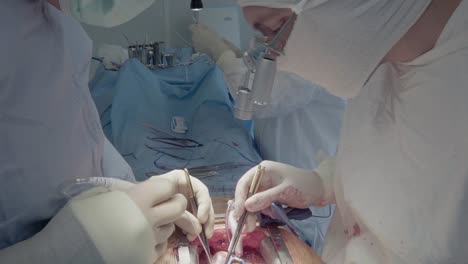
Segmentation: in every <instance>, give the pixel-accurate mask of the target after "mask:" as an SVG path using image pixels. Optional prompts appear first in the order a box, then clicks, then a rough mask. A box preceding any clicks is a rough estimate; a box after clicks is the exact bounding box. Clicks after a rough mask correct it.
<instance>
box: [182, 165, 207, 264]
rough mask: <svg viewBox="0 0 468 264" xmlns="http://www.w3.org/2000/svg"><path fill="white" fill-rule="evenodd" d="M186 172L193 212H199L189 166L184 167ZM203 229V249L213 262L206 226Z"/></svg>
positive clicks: (201, 235)
mask: <svg viewBox="0 0 468 264" xmlns="http://www.w3.org/2000/svg"><path fill="white" fill-rule="evenodd" d="M184 172H185V179H186V181H187V188H188V196H189V197H188V198H189V199H188V200H189V201H190V205H191V207H192V212H193V213H194V214H197V212H198V201H197V197H196V196H195V192H194V191H193V186H192V181H191V180H190V174H189V171H188V170H187V168H185V169H184ZM201 227H202V231H201V234H200V235H199V239H200V243H201V244H202V247H203V250H204V251H205V253H206V257H207V259H208V262H209V263H210V264H211V252H210V245H209V244H208V238H207V237H206V233H205V227H204V226H203V225H201Z"/></svg>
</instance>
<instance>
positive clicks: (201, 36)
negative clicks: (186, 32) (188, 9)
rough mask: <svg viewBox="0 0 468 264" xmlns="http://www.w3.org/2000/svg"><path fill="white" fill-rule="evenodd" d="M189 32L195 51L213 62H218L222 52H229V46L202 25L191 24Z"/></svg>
mask: <svg viewBox="0 0 468 264" xmlns="http://www.w3.org/2000/svg"><path fill="white" fill-rule="evenodd" d="M190 31H192V44H193V47H194V48H195V50H196V51H198V52H200V53H205V54H207V55H208V56H210V57H211V58H212V59H213V60H214V61H218V59H219V58H220V57H221V55H222V54H223V53H224V52H226V51H228V50H230V47H229V45H228V44H227V43H226V42H224V40H223V39H222V38H221V37H220V36H219V35H218V34H216V33H215V32H213V31H211V30H210V29H209V28H207V27H206V26H204V25H201V24H193V25H191V26H190Z"/></svg>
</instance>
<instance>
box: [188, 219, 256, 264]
mask: <svg viewBox="0 0 468 264" xmlns="http://www.w3.org/2000/svg"><path fill="white" fill-rule="evenodd" d="M264 237H265V233H264V232H263V230H261V229H260V228H257V229H255V230H254V231H253V232H252V233H249V234H246V235H244V238H243V240H242V242H243V243H242V245H243V248H244V255H243V256H242V258H243V259H244V260H245V261H246V262H247V263H258V264H263V263H265V261H264V260H263V258H262V256H261V255H260V252H259V250H258V249H259V247H260V242H261V241H262V239H263V238H264ZM193 243H194V244H196V245H197V246H198V251H199V256H200V258H199V263H200V264H204V263H208V261H207V259H206V255H205V253H204V252H203V248H202V247H201V243H200V241H199V240H198V239H197V240H195V241H194V242H193ZM208 243H209V244H210V251H211V254H213V255H215V254H216V253H218V252H223V251H224V252H225V251H227V250H228V247H229V241H228V240H227V236H226V231H225V230H224V229H217V230H215V231H214V233H213V236H212V237H211V238H210V239H209V241H208Z"/></svg>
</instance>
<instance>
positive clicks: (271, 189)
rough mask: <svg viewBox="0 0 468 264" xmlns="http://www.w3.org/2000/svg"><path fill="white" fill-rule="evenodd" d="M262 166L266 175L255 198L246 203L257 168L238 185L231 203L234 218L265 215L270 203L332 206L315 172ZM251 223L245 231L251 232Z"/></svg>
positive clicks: (277, 165) (274, 164) (269, 163)
mask: <svg viewBox="0 0 468 264" xmlns="http://www.w3.org/2000/svg"><path fill="white" fill-rule="evenodd" d="M261 165H262V166H264V167H265V175H264V176H263V179H262V181H261V183H260V187H259V191H258V192H257V193H256V194H255V195H253V196H252V197H250V198H249V199H247V193H248V190H249V186H250V184H251V182H252V179H253V176H254V174H255V171H256V169H257V168H256V167H254V168H252V169H250V170H249V171H247V172H246V173H245V174H244V176H242V178H241V179H240V180H239V181H238V183H237V186H236V193H235V203H234V210H235V213H234V214H235V216H236V217H237V218H238V217H240V216H241V214H242V213H243V211H244V210H247V211H249V212H259V211H263V210H265V213H266V214H268V209H269V208H270V206H271V204H272V203H273V202H278V203H280V204H285V205H288V206H290V207H294V208H308V207H310V206H324V205H325V204H327V203H330V202H331V201H330V200H329V199H326V197H327V196H328V195H326V193H327V192H329V191H328V190H327V189H328V187H326V186H325V184H324V181H323V180H322V178H321V177H320V175H319V174H318V173H317V172H315V171H311V170H303V169H299V168H296V167H293V166H289V165H286V164H282V163H278V162H273V161H263V162H262V163H261ZM251 218H253V217H252V216H251ZM254 223H255V221H254V220H252V219H249V220H248V221H247V225H248V227H246V229H247V230H253V229H254V226H253V224H254Z"/></svg>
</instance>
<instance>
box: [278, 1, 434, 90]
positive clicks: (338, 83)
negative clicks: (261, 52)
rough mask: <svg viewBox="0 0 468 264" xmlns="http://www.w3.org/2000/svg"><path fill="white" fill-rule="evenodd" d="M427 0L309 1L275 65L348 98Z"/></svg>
mask: <svg viewBox="0 0 468 264" xmlns="http://www.w3.org/2000/svg"><path fill="white" fill-rule="evenodd" d="M430 2H431V1H430V0H374V1H370V0H347V1H342V0H328V1H326V2H323V1H322V3H320V4H317V2H316V1H309V2H308V3H306V5H305V6H304V9H303V10H302V13H301V14H300V15H299V16H298V19H297V20H296V23H295V26H294V29H293V31H292V33H291V36H290V38H289V40H288V42H287V44H286V47H285V49H284V52H285V56H280V57H279V58H278V69H280V70H283V71H288V72H293V73H295V74H297V75H299V76H301V77H302V78H304V79H306V80H309V81H312V82H315V83H317V84H319V85H320V86H322V87H325V88H326V89H328V90H329V91H330V92H331V93H332V94H334V95H336V96H340V97H344V98H349V97H353V96H355V95H356V94H357V92H358V91H359V90H360V89H361V87H362V86H363V85H364V84H365V83H366V81H367V79H368V78H369V76H370V75H371V74H372V72H373V71H374V69H375V68H376V67H377V66H378V65H379V63H380V61H381V60H382V58H383V57H384V56H385V55H386V53H387V52H388V51H389V50H390V49H391V48H392V47H393V46H394V45H395V44H396V43H397V42H398V41H399V40H400V39H401V37H402V36H403V35H404V34H405V33H406V32H407V31H408V29H409V28H410V27H411V26H412V25H413V24H414V23H415V22H416V21H417V20H418V18H419V17H420V15H421V14H422V13H423V12H424V10H425V8H426V7H427V6H428V5H429V3H430Z"/></svg>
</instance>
